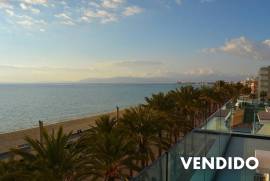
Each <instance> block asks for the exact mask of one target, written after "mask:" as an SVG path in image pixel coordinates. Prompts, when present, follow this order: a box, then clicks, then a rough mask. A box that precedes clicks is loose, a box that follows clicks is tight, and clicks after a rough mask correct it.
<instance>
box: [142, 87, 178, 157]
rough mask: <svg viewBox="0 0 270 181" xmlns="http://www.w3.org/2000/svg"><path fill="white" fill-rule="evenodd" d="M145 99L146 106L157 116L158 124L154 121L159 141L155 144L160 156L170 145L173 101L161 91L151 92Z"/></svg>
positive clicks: (172, 125) (172, 124)
mask: <svg viewBox="0 0 270 181" xmlns="http://www.w3.org/2000/svg"><path fill="white" fill-rule="evenodd" d="M145 100H146V103H147V105H146V106H147V107H149V108H150V109H152V110H153V111H155V114H156V116H157V117H159V121H158V123H159V124H158V123H156V126H157V129H158V130H159V132H158V137H159V143H158V144H157V146H158V147H159V150H158V152H159V156H161V154H162V150H163V149H164V150H167V149H168V148H169V146H170V144H169V142H170V140H171V136H170V135H172V133H173V127H174V120H173V118H172V111H173V109H174V105H175V101H174V100H173V99H172V97H171V96H169V95H168V94H165V93H162V92H161V93H158V94H152V96H151V97H146V98H145ZM166 134H167V135H166ZM164 136H165V137H164Z"/></svg>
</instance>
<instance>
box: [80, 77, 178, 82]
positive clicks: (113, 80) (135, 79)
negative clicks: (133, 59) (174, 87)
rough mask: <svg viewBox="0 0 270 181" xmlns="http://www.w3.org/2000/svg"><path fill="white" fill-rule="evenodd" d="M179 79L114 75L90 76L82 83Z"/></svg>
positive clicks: (175, 80) (170, 80)
mask: <svg viewBox="0 0 270 181" xmlns="http://www.w3.org/2000/svg"><path fill="white" fill-rule="evenodd" d="M176 82H177V79H171V78H166V77H112V78H88V79H83V80H81V81H80V83H176Z"/></svg>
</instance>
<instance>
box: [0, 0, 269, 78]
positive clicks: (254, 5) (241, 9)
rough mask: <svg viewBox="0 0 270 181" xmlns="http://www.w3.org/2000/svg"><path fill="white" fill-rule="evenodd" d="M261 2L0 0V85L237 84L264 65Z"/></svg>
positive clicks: (264, 4)
mask: <svg viewBox="0 0 270 181" xmlns="http://www.w3.org/2000/svg"><path fill="white" fill-rule="evenodd" d="M269 8H270V1H269V0H260V1H258V0H0V83H13V82H14V83H16V82H19V83H32V82H70V81H71V82H74V81H80V80H96V81H97V80H101V79H107V80H112V79H114V81H115V80H117V78H120V79H121V80H122V79H123V78H124V79H125V80H126V79H127V80H128V79H129V78H130V79H136V80H137V79H138V80H142V79H147V80H155V81H158V80H162V81H176V80H179V81H182V80H184V81H201V80H202V81H207V80H217V79H225V80H239V79H243V78H245V77H247V76H254V75H256V72H257V71H258V69H259V68H260V67H262V66H268V65H269V63H270V35H269V34H270V33H269V32H270V31H269V30H270V21H269V17H270V11H269Z"/></svg>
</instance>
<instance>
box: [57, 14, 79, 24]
mask: <svg viewBox="0 0 270 181" xmlns="http://www.w3.org/2000/svg"><path fill="white" fill-rule="evenodd" d="M54 16H55V17H56V18H58V19H60V20H61V21H60V23H61V24H65V25H75V23H74V22H73V19H72V18H71V17H70V16H69V15H67V14H65V13H60V14H56V15H54Z"/></svg>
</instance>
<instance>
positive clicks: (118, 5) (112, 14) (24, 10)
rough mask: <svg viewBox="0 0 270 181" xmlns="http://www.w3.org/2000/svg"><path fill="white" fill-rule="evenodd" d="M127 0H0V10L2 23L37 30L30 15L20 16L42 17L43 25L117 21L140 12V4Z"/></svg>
mask: <svg viewBox="0 0 270 181" xmlns="http://www.w3.org/2000/svg"><path fill="white" fill-rule="evenodd" d="M134 2H135V1H134ZM134 2H132V3H131V2H130V1H129V0H76V2H75V1H67V0H15V1H10V0H0V11H2V12H3V14H4V16H5V17H4V18H3V19H4V21H5V22H0V26H1V25H2V23H3V24H4V23H5V24H7V25H10V26H14V25H16V24H17V25H20V27H24V28H25V27H27V28H28V29H29V30H30V28H29V27H32V28H31V30H37V31H39V29H40V28H43V27H36V26H33V25H35V24H38V23H34V22H33V21H31V20H30V18H27V19H24V20H21V18H20V17H23V16H29V17H31V18H32V20H35V21H36V22H38V21H42V20H44V21H46V23H47V26H52V25H54V24H56V23H57V24H62V25H80V24H88V23H95V22H98V23H101V24H105V23H109V22H117V21H119V20H121V18H123V17H124V16H132V15H136V14H139V13H141V12H142V10H143V9H142V8H141V7H139V6H138V5H136V4H135V3H134ZM0 13H1V12H0Z"/></svg>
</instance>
